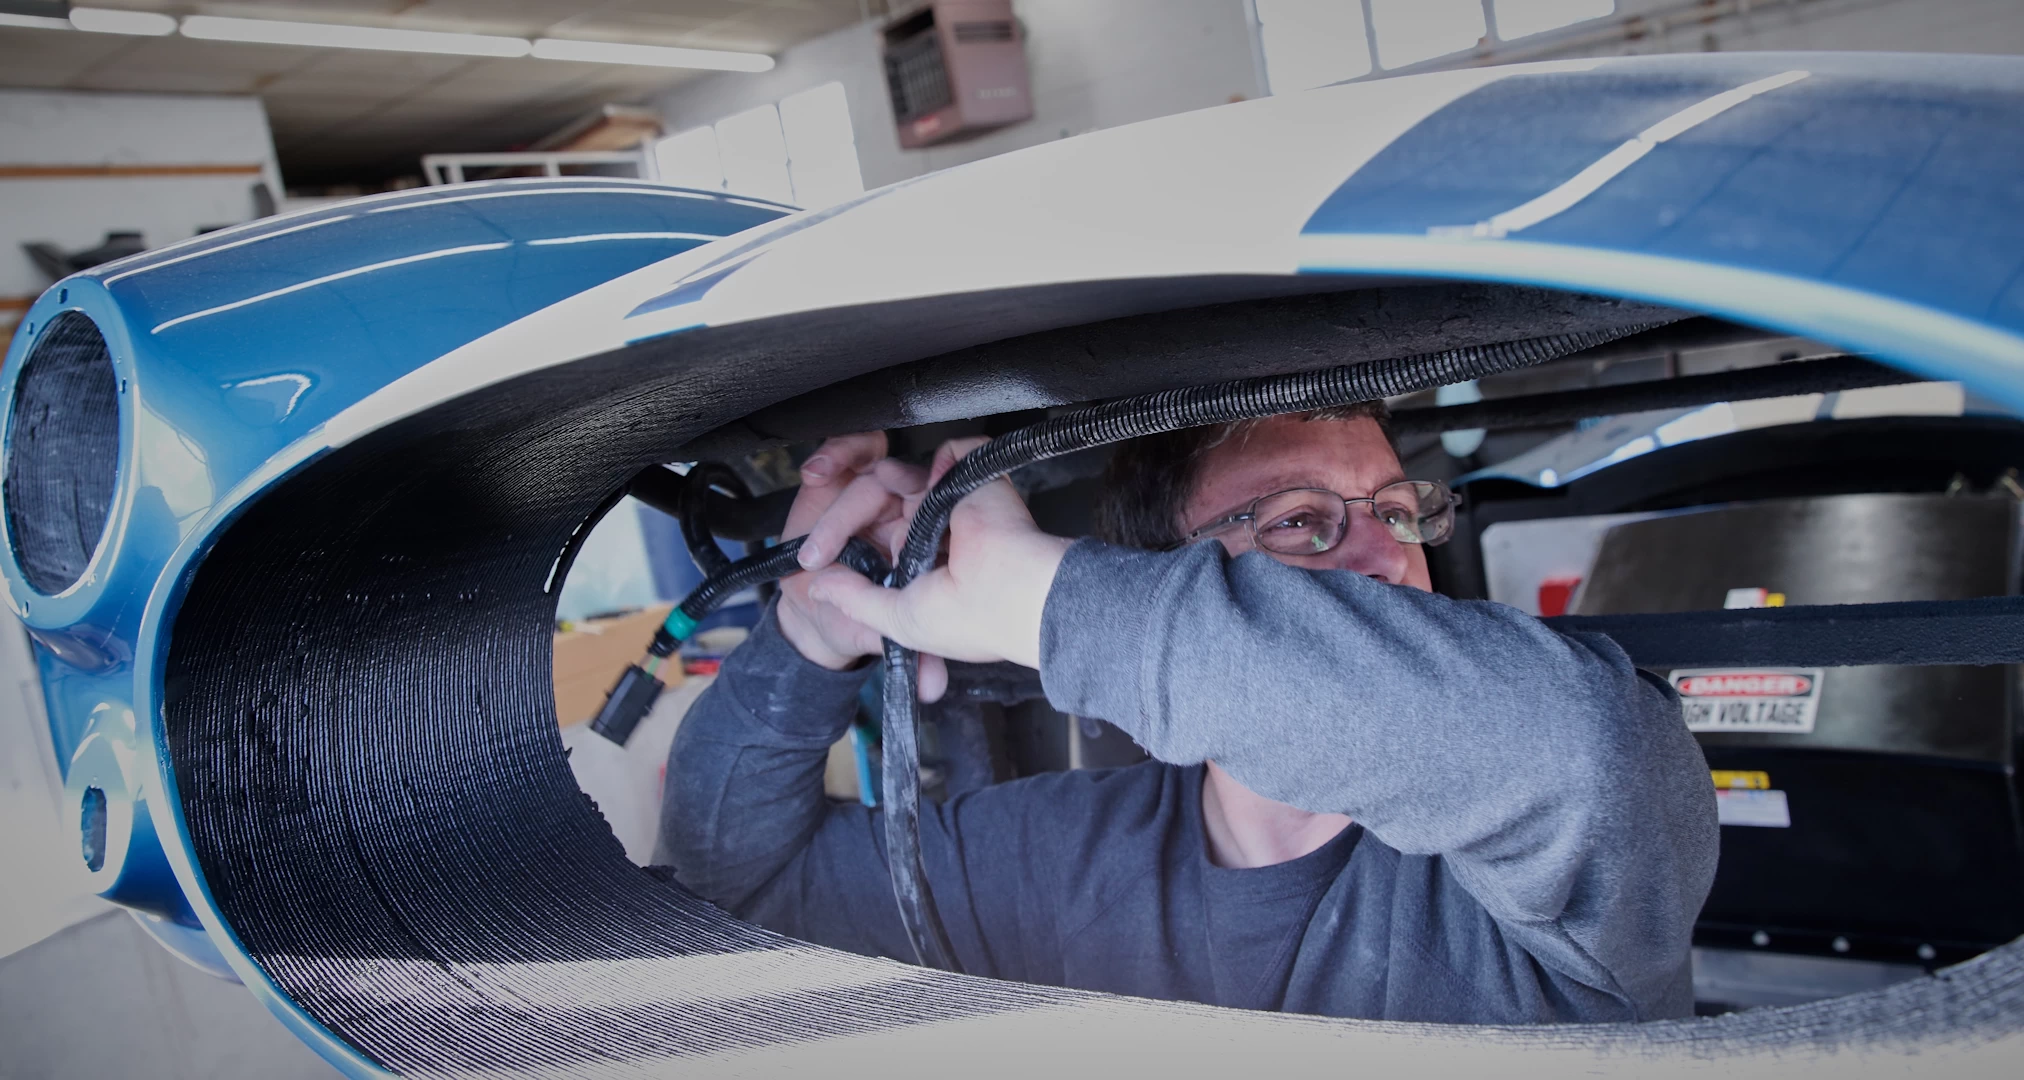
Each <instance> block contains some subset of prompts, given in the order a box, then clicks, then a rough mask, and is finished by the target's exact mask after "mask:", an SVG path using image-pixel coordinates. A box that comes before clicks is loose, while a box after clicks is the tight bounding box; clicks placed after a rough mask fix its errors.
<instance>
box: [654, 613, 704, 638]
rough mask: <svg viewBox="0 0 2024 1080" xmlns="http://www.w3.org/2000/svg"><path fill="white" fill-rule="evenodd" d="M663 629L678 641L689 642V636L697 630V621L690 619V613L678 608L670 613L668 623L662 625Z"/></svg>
mask: <svg viewBox="0 0 2024 1080" xmlns="http://www.w3.org/2000/svg"><path fill="white" fill-rule="evenodd" d="M661 629H663V630H666V631H667V632H668V635H669V636H670V637H673V638H674V639H675V640H676V641H687V640H689V634H690V633H692V632H694V631H695V629H696V620H694V619H691V618H689V616H688V613H687V612H685V611H683V610H682V609H681V608H679V607H678V608H675V609H674V610H672V611H670V612H668V618H667V621H666V622H663V623H662V624H661Z"/></svg>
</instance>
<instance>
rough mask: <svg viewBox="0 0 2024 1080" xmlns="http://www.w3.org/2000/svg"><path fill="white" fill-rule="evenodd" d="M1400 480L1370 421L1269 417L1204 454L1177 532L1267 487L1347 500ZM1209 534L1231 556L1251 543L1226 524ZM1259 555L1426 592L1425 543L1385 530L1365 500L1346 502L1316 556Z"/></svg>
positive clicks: (1395, 464)
mask: <svg viewBox="0 0 2024 1080" xmlns="http://www.w3.org/2000/svg"><path fill="white" fill-rule="evenodd" d="M1405 478H1406V477H1405V473H1404V471H1403V470H1402V469H1401V468H1400V466H1399V459H1398V455H1397V454H1395V453H1393V452H1392V448H1391V444H1390V443H1389V442H1387V441H1386V440H1385V437H1384V432H1383V431H1382V430H1381V429H1379V427H1378V426H1377V421H1375V420H1371V419H1369V418H1368V417H1357V418H1355V419H1353V420H1303V419H1301V418H1299V417H1294V416H1275V417H1272V418H1271V419H1269V420H1266V421H1264V422H1263V423H1260V424H1256V425H1254V426H1252V427H1251V429H1250V430H1249V431H1247V432H1244V433H1241V434H1237V435H1233V436H1231V437H1230V438H1229V439H1228V440H1226V441H1224V443H1223V444H1222V445H1220V446H1217V447H1215V448H1214V449H1212V450H1210V451H1209V452H1208V455H1207V456H1206V457H1205V458H1204V459H1203V461H1202V468H1201V473H1200V475H1199V476H1198V477H1197V478H1196V481H1195V490H1194V493H1193V494H1192V495H1191V496H1190V497H1189V498H1188V501H1187V504H1186V505H1185V506H1183V507H1182V508H1181V524H1182V530H1181V531H1182V532H1183V533H1186V532H1192V531H1193V530H1195V529H1198V528H1201V527H1202V526H1203V525H1205V524H1207V523H1208V522H1210V521H1213V520H1215V519H1216V518H1217V517H1218V516H1219V515H1222V514H1227V513H1231V512H1233V511H1236V510H1239V509H1241V508H1243V507H1244V506H1246V505H1247V504H1249V503H1250V502H1251V500H1253V499H1256V498H1258V497H1259V496H1260V495H1269V494H1271V493H1272V492H1275V491H1285V490H1287V489H1289V488H1323V489H1326V490H1328V491H1333V492H1335V493H1336V494H1338V495H1341V496H1343V497H1345V498H1350V499H1355V498H1362V497H1364V496H1368V495H1370V494H1371V493H1372V492H1374V491H1376V490H1377V489H1379V488H1381V487H1383V486H1385V485H1386V484H1389V483H1393V482H1394V481H1398V480H1403V479H1405ZM1217 539H1218V540H1220V541H1221V542H1222V544H1223V546H1224V548H1226V549H1227V550H1228V551H1229V552H1230V554H1232V555H1238V554H1242V553H1243V552H1246V551H1249V550H1250V549H1251V547H1252V543H1251V532H1250V530H1248V529H1241V528H1239V529H1226V530H1224V531H1223V532H1221V533H1219V534H1217ZM1266 554H1268V555H1271V556H1272V557H1273V558H1275V559H1278V560H1279V561H1280V562H1283V563H1285V564H1287V565H1288V566H1299V567H1305V568H1306V569H1309V570H1353V571H1355V572H1357V573H1359V574H1365V575H1368V576H1370V577H1374V578H1377V579H1378V580H1380V581H1385V582H1389V583H1391V584H1393V585H1411V586H1412V587H1413V588H1416V589H1425V590H1427V591H1429V592H1432V591H1433V581H1432V579H1431V578H1429V577H1428V576H1427V555H1426V551H1425V549H1423V548H1422V547H1421V546H1420V545H1418V544H1407V543H1403V542H1401V541H1400V540H1398V538H1396V537H1394V536H1392V534H1391V532H1390V530H1388V529H1386V528H1385V527H1384V525H1382V524H1381V523H1379V521H1378V520H1377V518H1376V517H1374V516H1372V515H1371V513H1370V510H1369V509H1368V504H1358V505H1355V506H1352V507H1350V508H1349V529H1348V533H1347V535H1345V536H1344V537H1343V538H1342V542H1341V543H1340V544H1337V545H1336V546H1335V547H1332V548H1330V549H1329V550H1327V551H1324V552H1321V553H1320V554H1318V555H1282V554H1279V553H1278V552H1266Z"/></svg>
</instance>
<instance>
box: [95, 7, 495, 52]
mask: <svg viewBox="0 0 2024 1080" xmlns="http://www.w3.org/2000/svg"><path fill="white" fill-rule="evenodd" d="M72 17H73V18H75V16H74V15H73V16H72ZM183 36H184V37H193V38H205V39H207V40H211V41H245V42H253V43H256V44H260V45H301V46H305V47H308V48H313V49H379V50H383V51H386V52H416V53H447V54H450V55H453V56H509V57H510V56H526V55H527V53H528V51H529V50H530V49H531V48H532V46H530V45H529V44H528V43H527V39H526V38H517V37H498V36H495V35H492V34H447V33H441V32H438V31H434V30H396V29H393V28H390V27H384V26H346V25H341V24H338V23H306V22H283V21H281V20H278V19H232V18H225V17H222V16H218V15H191V16H189V17H188V18H186V19H184V20H183Z"/></svg>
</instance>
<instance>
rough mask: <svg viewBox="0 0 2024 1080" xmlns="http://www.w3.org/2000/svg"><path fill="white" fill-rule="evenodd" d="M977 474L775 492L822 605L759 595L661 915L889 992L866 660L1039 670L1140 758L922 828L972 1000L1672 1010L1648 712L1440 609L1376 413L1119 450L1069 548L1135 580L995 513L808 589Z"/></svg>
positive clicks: (1596, 654)
mask: <svg viewBox="0 0 2024 1080" xmlns="http://www.w3.org/2000/svg"><path fill="white" fill-rule="evenodd" d="M979 442H981V440H965V441H959V442H958V443H955V444H951V445H949V446H945V447H944V448H943V449H942V452H941V453H940V454H939V455H938V456H937V459H936V461H935V464H934V469H933V473H932V475H931V476H930V475H922V473H921V472H920V470H918V469H914V468H910V467H908V466H905V465H902V464H900V463H898V462H896V461H893V460H890V459H887V458H885V456H884V455H885V441H884V438H883V436H879V435H854V436H848V437H844V438H840V439H834V440H831V441H830V442H828V443H826V444H824V446H823V447H822V448H821V450H820V451H818V452H817V454H816V455H815V456H814V457H812V458H810V459H809V461H808V463H807V465H806V466H804V469H803V477H804V486H803V489H802V492H801V495H800V497H799V499H798V500H797V502H796V504H795V507H794V511H793V515H792V517H791V520H790V522H789V525H788V529H789V532H790V533H797V534H798V533H799V532H801V531H803V530H807V531H808V539H807V541H806V543H805V545H804V547H803V549H802V552H803V555H802V558H803V564H804V565H805V566H808V567H810V568H811V569H813V570H819V571H820V572H819V573H812V574H811V573H804V574H797V575H795V576H794V577H793V578H790V579H788V580H787V581H785V582H783V587H782V590H781V598H780V600H779V603H778V605H777V606H776V608H775V609H774V611H772V612H771V613H770V614H769V615H768V616H767V617H766V619H765V620H764V621H763V622H762V623H761V625H760V626H759V628H758V629H757V631H756V632H755V633H754V635H753V637H752V638H751V640H749V641H748V642H747V643H746V644H745V645H743V646H742V647H740V648H739V649H738V651H737V652H735V653H734V654H732V656H731V657H730V658H728V659H727V660H726V662H725V664H724V667H723V671H722V674H721V675H720V677H719V680H718V682H717V684H716V685H715V686H713V687H711V688H710V689H709V690H708V691H707V692H706V693H705V694H704V695H703V696H702V697H701V698H700V699H699V700H698V701H697V703H696V705H695V707H694V708H693V709H692V710H691V711H690V713H689V715H688V718H687V719H686V720H685V721H684V723H683V725H682V728H681V730H680V733H679V735H678V736H677V738H676V741H675V746H674V749H673V751H672V753H671V756H670V759H669V768H668V779H667V801H666V808H665V810H664V814H663V821H662V840H661V844H662V847H661V852H660V854H661V860H662V861H665V862H667V863H669V864H671V865H672V866H673V867H674V869H675V872H676V875H677V878H678V880H680V881H681V882H682V883H683V884H684V885H686V886H688V887H689V888H690V889H693V890H694V891H696V892H697V893H699V894H701V895H702V896H704V897H706V898H708V899H710V900H712V901H714V902H716V903H718V904H720V905H722V906H724V907H725V908H727V909H729V910H730V911H732V912H734V913H736V914H738V915H740V916H743V917H745V918H747V919H751V920H753V921H756V922H758V923H760V924H761V925H764V926H768V927H771V928H773V929H776V930H779V931H781V932H783V933H787V934H791V935H794V936H796V937H800V938H803V939H806V940H810V941H814V942H818V943H822V944H827V945H832V946H836V947H839V948H844V949H850V950H854V951H857V952H862V953H868V954H879V955H885V956H891V957H899V958H908V957H910V955H911V952H910V949H909V946H908V944H907V942H906V939H905V937H904V934H903V931H902V930H901V926H900V921H899V917H898V914H897V910H896V907H895V905H894V902H893V899H892V897H891V895H890V892H889V884H888V878H887V872H886V866H885V862H884V858H885V856H884V842H883V837H882V834H881V827H880V823H879V820H878V815H877V813H876V812H875V811H870V810H866V809H864V808H862V807H859V806H855V805H834V804H831V803H829V802H827V801H826V800H825V799H824V797H823V793H822V773H823V762H824V758H825V753H826V750H827V748H828V747H829V745H830V744H831V743H832V742H834V741H835V740H836V739H837V738H838V737H839V736H840V735H841V734H842V732H843V731H844V730H845V726H846V725H847V724H848V722H849V721H850V718H851V715H852V709H853V703H854V701H855V699H856V696H857V693H858V690H859V687H860V686H861V684H862V682H863V680H864V679H865V677H866V674H867V667H866V666H865V665H866V663H867V662H866V658H867V657H870V656H872V655H873V654H875V653H876V652H877V651H878V648H879V638H880V635H881V634H884V635H890V636H891V637H893V638H894V639H895V640H897V641H899V642H901V643H902V644H905V645H908V646H909V647H912V648H916V649H920V650H922V652H923V653H924V654H926V655H932V656H936V657H946V658H949V659H956V660H970V661H998V660H1011V661H1014V662H1017V663H1021V664H1025V665H1027V666H1030V667H1037V668H1038V669H1039V672H1040V677H1041V682H1042V685H1043V686H1044V687H1045V689H1046V691H1047V696H1048V698H1049V700H1050V701H1051V702H1052V703H1053V704H1054V706H1055V707H1056V708H1059V709H1061V710H1063V711H1065V712H1069V713H1073V714H1076V715H1082V716H1094V717H1101V718H1103V719H1105V720H1108V721H1110V722H1111V723H1113V724H1115V725H1117V726H1118V727H1120V728H1122V729H1123V730H1124V731H1125V732H1126V733H1128V734H1130V735H1131V736H1132V737H1133V738H1134V739H1136V740H1137V741H1138V742H1139V744H1140V745H1141V746H1143V747H1144V748H1145V749H1146V750H1147V751H1148V752H1149V753H1150V754H1151V755H1152V757H1153V758H1154V759H1155V760H1153V761H1150V762H1146V763H1144V764H1141V765H1137V766H1133V767H1130V768H1124V769H1116V770H1107V771H1078V772H1069V773H1057V774H1050V775H1045V776H1036V777H1029V778H1025V779H1021V780H1017V781H1013V782H1010V783H1006V784H1001V785H997V786H995V787H991V788H987V789H985V790H983V791H979V792H975V793H972V794H969V795H965V796H961V797H958V798H955V799H952V800H950V801H949V802H948V803H947V804H946V805H941V806H923V807H922V819H921V832H922V835H921V843H922V848H923V853H924V854H923V858H924V862H925V865H926V871H927V875H928V879H929V884H930V887H931V889H932V891H933V893H934V896H935V899H936V902H937V906H938V908H939V910H940V912H941V916H942V919H943V921H944V922H945V923H946V924H947V927H948V931H949V935H950V937H951V939H952V940H953V943H954V947H955V950H956V953H957V956H958V958H959V959H960V961H961V964H962V967H963V969H964V970H965V971H968V972H970V973H972V974H977V975H989V976H994V977H997V978H1004V979H1018V980H1024V981H1029V982H1039V983H1049V984H1055V985H1061V986H1072V987H1082V988H1087V989H1094V990H1104V991H1112V992H1116V993H1125V994H1137V995H1143V996H1149V997H1158V998H1169V999H1184V1000H1192V1001H1200V1002H1208V1003H1212V1004H1219V1005H1230V1006H1238V1007H1244V1008H1256V1009H1277V1010H1284V1011H1288V1012H1301V1013H1318V1014H1324V1015H1331V1016H1351V1017H1368V1018H1383V1019H1393V1020H1426V1021H1449V1022H1470V1023H1530V1022H1546V1021H1609V1020H1649V1019H1655V1018H1659V1017H1672V1016H1685V1015H1689V1014H1690V1013H1691V1011H1692V985H1691V979H1690V975H1689V971H1688V962H1687V957H1688V943H1689V938H1690V934H1691V930H1692V926H1693V920H1694V916H1695V914H1696V913H1697V912H1698V911H1699V910H1700V906H1701V902H1702V900H1703V899H1704V898H1705V896H1706V893H1707V890H1708V886H1709V883H1710V881H1711V880H1712V878H1713V874H1714V865H1715V851H1716V823H1715V813H1714V793H1713V789H1712V786H1711V785H1710V784H1709V782H1708V774H1707V769H1706V765H1705V763H1704V761H1703V759H1702V757H1701V754H1700V752H1699V750H1698V748H1697V747H1696V746H1695V745H1694V742H1693V740H1692V738H1691V737H1690V736H1689V735H1688V734H1687V731H1686V729H1685V726H1684V724H1683V723H1682V722H1681V718H1680V711H1679V705H1678V702H1677V699H1676V698H1675V697H1674V696H1673V694H1672V692H1671V691H1670V690H1669V689H1668V688H1666V687H1665V686H1664V685H1663V684H1662V683H1660V682H1659V681H1657V680H1655V679H1652V678H1650V677H1648V676H1645V675H1643V674H1642V673H1640V672H1638V671H1637V670H1636V669H1635V668H1633V667H1632V665H1631V664H1630V662H1629V660H1628V659H1627V658H1626V657H1625V656H1624V654H1623V653H1622V651H1621V650H1619V649H1618V648H1617V647H1616V646H1615V645H1614V644H1613V643H1612V642H1610V641H1609V640H1607V639H1605V638H1601V637H1594V636H1579V635H1576V636H1570V635H1565V634H1560V633H1556V632H1555V631H1553V630H1551V629H1549V628H1547V627H1546V626H1545V624H1543V623H1541V622H1540V621H1538V620H1537V619H1533V618H1531V617H1528V616H1526V615H1524V614H1522V613H1520V612H1518V611H1516V610H1514V609H1511V608H1508V607H1503V606H1501V605H1496V604H1490V603H1483V602H1467V601H1457V600H1451V599H1448V598H1445V597H1441V596H1438V595H1435V594H1433V593H1432V592H1431V587H1430V585H1429V580H1428V575H1427V565H1426V557H1425V554H1424V552H1423V550H1422V547H1421V544H1420V542H1419V541H1423V540H1428V539H1432V540H1438V539H1441V538H1442V537H1443V536H1444V535H1445V530H1446V529H1447V528H1448V527H1450V525H1451V522H1452V511H1451V509H1450V508H1449V506H1448V504H1447V497H1446V491H1445V489H1444V488H1439V487H1438V486H1437V485H1425V486H1415V485H1411V484H1402V481H1404V480H1405V477H1404V476H1403V474H1402V472H1401V469H1400V465H1399V461H1398V458H1397V456H1396V454H1395V453H1394V452H1393V450H1392V448H1391V446H1390V444H1389V441H1388V439H1387V437H1386V434H1385V432H1384V430H1383V427H1382V414H1381V411H1379V410H1377V409H1373V408H1371V407H1359V408H1352V409H1346V410H1332V411H1328V412H1323V413H1316V414H1307V415H1304V416H1284V417H1274V418H1271V419H1266V420H1262V421H1253V422H1247V423H1243V424H1237V425H1230V426H1227V427H1224V428H1220V429H1207V430H1201V431H1195V432H1183V433H1177V434H1175V435H1169V436H1161V437H1157V438H1154V439H1149V440H1141V441H1140V442H1139V443H1138V444H1128V445H1126V446H1124V447H1121V448H1120V449H1119V451H1118V453H1117V455H1116V456H1115V458H1114V459H1113V462H1112V466H1111V470H1110V473H1109V475H1108V477H1107V485H1106V486H1107V489H1108V493H1107V495H1106V496H1105V503H1104V505H1103V507H1102V508H1101V512H1100V515H1099V517H1100V519H1101V520H1102V521H1104V522H1105V526H1106V531H1107V532H1108V534H1109V535H1110V536H1111V538H1112V539H1114V540H1118V541H1123V542H1125V543H1126V544H1131V545H1134V546H1124V544H1117V545H1113V544H1108V543H1103V542H1099V541H1096V540H1082V541H1074V542H1071V541H1069V540H1066V539H1062V538H1059V537H1053V536H1048V535H1047V534H1045V533H1043V532H1041V531H1040V530H1039V529H1038V528H1036V527H1035V526H1034V524H1033V521H1032V518H1031V517H1030V516H1029V515H1028V514H1027V513H1026V508H1025V506H1024V505H1023V504H1022V503H1021V502H1020V500H1019V497H1018V495H1017V494H1016V493H1015V492H1014V491H1013V490H1012V488H1011V485H1010V484H1008V483H1004V482H1000V483H997V484H994V485H991V486H990V487H988V488H986V489H984V490H981V491H979V492H977V493H976V494H974V495H972V496H971V497H970V498H968V499H966V500H964V501H963V503H962V504H960V505H959V506H958V508H957V510H956V513H955V515H954V518H953V520H952V523H951V535H950V547H949V559H948V562H947V565H946V566H944V567H942V568H940V569H938V570H936V571H934V572H933V573H932V574H930V575H927V576H926V577H923V578H922V579H920V580H919V581H916V582H914V583H913V584H912V585H910V586H909V587H908V588H907V589H905V590H904V591H899V592H895V591H892V590H887V589H881V588H879V587H877V586H875V585H873V584H871V583H870V582H868V581H866V580H865V579H864V578H862V577H859V576H857V575H855V574H853V573H851V572H850V571H848V570H847V569H845V568H843V567H840V566H831V565H829V563H830V560H831V559H832V558H833V556H834V554H835V553H836V552H837V551H838V550H840V549H841V547H842V545H843V542H844V540H845V539H847V538H848V537H850V536H851V535H854V534H863V535H866V536H868V537H871V538H872V539H874V540H875V541H876V542H878V543H880V544H881V546H882V547H884V548H885V549H886V550H891V549H892V548H893V547H894V546H895V545H896V544H897V541H898V538H899V537H900V536H901V535H902V534H903V532H904V529H905V525H906V523H907V521H908V519H909V516H910V514H911V513H912V509H913V506H914V504H915V503H916V502H917V500H918V498H919V496H920V495H921V493H923V492H924V491H925V490H926V489H927V487H928V485H929V482H930V481H931V479H936V478H939V475H940V473H941V472H942V471H943V470H945V469H946V468H947V467H948V466H949V465H950V464H951V463H953V461H954V460H955V459H956V458H957V457H959V456H960V455H961V453H963V452H965V451H967V450H968V449H970V448H971V447H973V446H975V445H977V444H978V443H979ZM1210 539H1213V540H1215V541H1216V542H1215V543H1207V542H1203V541H1207V540H1210ZM1148 548H1152V549H1158V548H1169V549H1170V550H1146V549H1148ZM941 671H942V669H941V666H940V664H939V662H938V661H936V662H924V670H923V679H922V682H923V691H924V693H925V694H928V695H934V694H938V693H939V692H940V691H941V688H942V686H943V684H944V681H945V677H944V676H943V675H942V674H941Z"/></svg>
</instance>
